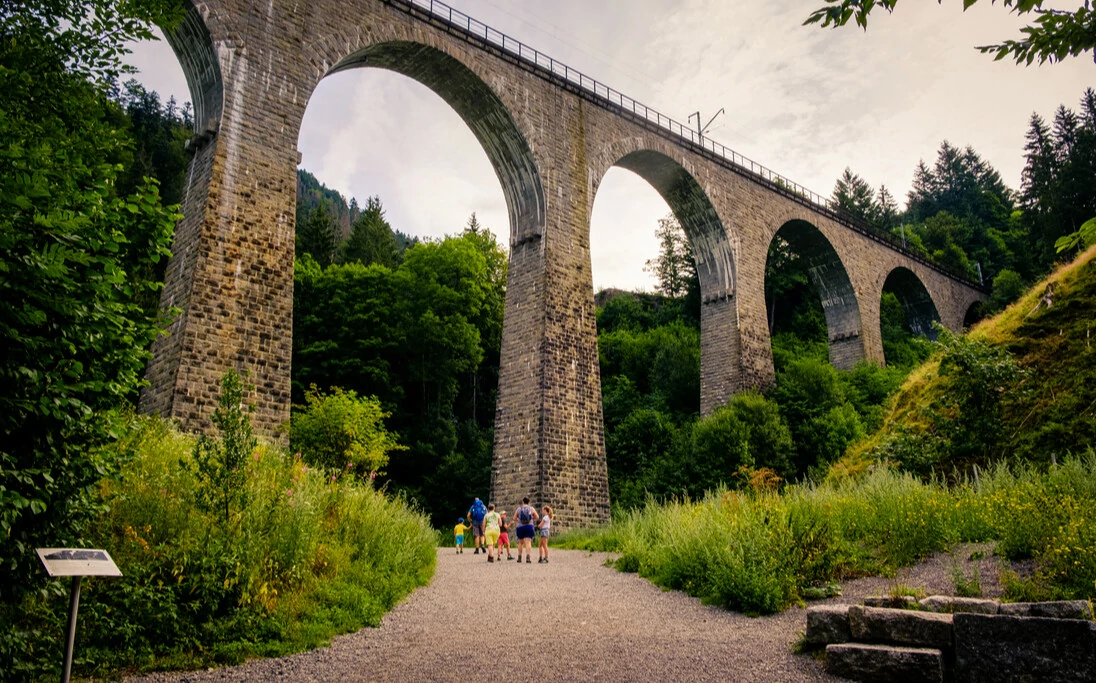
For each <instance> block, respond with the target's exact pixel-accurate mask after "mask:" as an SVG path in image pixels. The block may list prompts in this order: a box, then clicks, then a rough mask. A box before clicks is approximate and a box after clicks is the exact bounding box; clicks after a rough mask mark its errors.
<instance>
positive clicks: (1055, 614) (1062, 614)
mask: <svg viewBox="0 0 1096 683" xmlns="http://www.w3.org/2000/svg"><path fill="white" fill-rule="evenodd" d="M1001 614H1007V615H1008V616H1011V617H1047V618H1049V619H1091V618H1092V608H1091V607H1090V606H1089V604H1088V601H1087V600H1061V601H1058V602H1013V603H1005V604H1003V605H1001Z"/></svg>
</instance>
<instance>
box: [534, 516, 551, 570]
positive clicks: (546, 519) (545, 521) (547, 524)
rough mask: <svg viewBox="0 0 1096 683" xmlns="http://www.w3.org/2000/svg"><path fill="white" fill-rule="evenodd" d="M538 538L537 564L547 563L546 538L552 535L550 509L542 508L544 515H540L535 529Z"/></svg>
mask: <svg viewBox="0 0 1096 683" xmlns="http://www.w3.org/2000/svg"><path fill="white" fill-rule="evenodd" d="M537 530H538V532H539V533H538V535H539V536H540V559H539V560H537V562H538V563H540V562H543V563H545V564H547V563H548V536H550V535H551V533H552V508H551V507H550V506H548V505H545V506H544V514H543V515H541V518H540V525H539V526H538V527H537Z"/></svg>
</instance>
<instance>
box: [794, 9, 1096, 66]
mask: <svg viewBox="0 0 1096 683" xmlns="http://www.w3.org/2000/svg"><path fill="white" fill-rule="evenodd" d="M937 1H938V2H940V3H941V4H942V3H943V0H937ZM990 1H991V2H992V1H993V0H990ZM975 2H977V0H963V9H964V10H966V9H967V8H969V7H970V6H971V5H973V4H974V3H975ZM826 3H827V4H828V5H829V6H828V7H822V8H819V9H816V10H815V11H813V12H811V14H810V16H809V17H807V20H806V21H804V22H803V23H804V25H806V24H815V23H821V25H822V27H823V28H825V27H827V26H832V27H834V28H837V27H839V26H844V25H845V24H847V23H848V22H849V19H855V21H856V25H857V26H860V27H861V28H863V29H864V30H865V31H866V30H867V28H868V15H869V14H871V12H872V10H874V9H875V8H876V7H882V8H883V9H885V10H887V12H892V11H893V10H894V7H895V5H897V4H898V0H826ZM1001 6H1002V7H1011V8H1012V11H1013V12H1015V13H1016V14H1020V15H1023V14H1035V15H1036V16H1035V19H1034V21H1032V23H1031V24H1030V25H1029V26H1026V27H1024V28H1022V29H1020V32H1021V33H1022V34H1024V37H1022V38H1021V39H1019V40H1005V41H1003V42H1001V43H998V44H996V45H980V46H978V48H977V49H978V50H979V51H980V52H982V54H987V53H991V54H994V55H995V57H994V59H1004V58H1005V57H1010V56H1011V57H1012V58H1013V59H1015V60H1016V63H1017V64H1031V63H1032V62H1034V61H1035V60H1036V59H1038V60H1039V63H1040V64H1042V63H1044V62H1047V61H1049V62H1051V63H1053V62H1060V61H1062V60H1063V59H1065V58H1066V57H1068V56H1073V57H1077V56H1079V55H1081V54H1083V53H1085V52H1089V51H1092V50H1093V48H1094V47H1096V12H1094V11H1093V7H1092V0H1081V6H1080V7H1078V8H1077V9H1076V10H1075V11H1073V12H1070V11H1067V10H1059V9H1043V0H1001ZM1094 59H1096V58H1094Z"/></svg>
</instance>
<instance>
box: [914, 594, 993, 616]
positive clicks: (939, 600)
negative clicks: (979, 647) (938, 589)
mask: <svg viewBox="0 0 1096 683" xmlns="http://www.w3.org/2000/svg"><path fill="white" fill-rule="evenodd" d="M920 604H921V608H922V609H924V610H927V611H929V612H942V613H945V614H954V613H957V612H965V613H969V614H997V612H998V609H999V608H1000V606H1001V603H999V602H997V601H996V600H987V599H984V598H957V597H953V596H951V595H930V596H929V597H927V598H925V599H924V600H922V601H921V603H920Z"/></svg>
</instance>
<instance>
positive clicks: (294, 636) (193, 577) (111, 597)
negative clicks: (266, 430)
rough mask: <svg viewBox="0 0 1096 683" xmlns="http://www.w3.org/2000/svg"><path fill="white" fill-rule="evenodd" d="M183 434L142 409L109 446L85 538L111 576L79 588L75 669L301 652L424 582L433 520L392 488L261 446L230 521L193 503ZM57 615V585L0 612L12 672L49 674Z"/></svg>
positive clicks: (186, 664) (189, 442)
mask: <svg viewBox="0 0 1096 683" xmlns="http://www.w3.org/2000/svg"><path fill="white" fill-rule="evenodd" d="M194 445H195V439H194V438H193V437H191V436H188V435H183V434H180V433H178V432H177V431H175V430H174V429H173V428H172V427H171V426H170V425H169V424H168V423H167V422H165V421H163V420H161V419H159V418H140V419H138V420H136V421H135V423H134V424H133V426H132V427H131V428H130V429H129V430H127V431H126V432H125V433H124V435H123V436H122V440H121V442H120V443H118V444H117V445H116V446H115V447H113V448H114V451H115V452H114V455H113V457H114V458H115V459H119V460H123V461H124V462H125V467H123V468H122V469H121V470H120V471H119V472H118V473H117V474H116V475H115V476H113V477H110V478H108V479H106V480H104V481H102V482H101V484H100V486H101V490H102V493H103V494H104V496H105V497H106V500H107V501H108V503H109V506H108V507H106V508H105V509H103V510H102V511H101V513H100V514H99V516H98V517H97V518H96V519H95V520H94V521H93V523H92V524H91V526H90V528H89V530H88V533H87V540H88V542H89V543H91V544H93V546H94V547H102V548H106V549H108V550H109V551H110V553H111V556H112V557H113V558H114V560H115V561H116V562H117V563H118V566H119V568H120V569H121V570H122V574H123V576H122V577H121V578H118V579H103V580H99V579H91V580H90V581H87V582H85V584H84V591H83V593H82V596H81V604H80V631H79V643H78V648H79V649H78V651H77V655H78V657H77V660H76V665H75V669H74V673H75V674H76V675H77V676H79V677H94V678H97V679H98V678H105V677H113V676H116V675H118V674H119V673H123V672H132V671H134V670H142V671H149V670H157V669H177V668H195V667H201V668H204V667H207V666H212V665H214V664H228V663H235V662H240V661H242V660H244V659H246V658H249V657H272V656H280V655H284V654H288V653H291V652H297V651H301V650H307V649H313V648H316V647H320V646H322V645H325V644H326V643H328V642H329V641H330V639H331V638H332V637H334V636H336V635H338V634H341V633H346V632H349V631H355V630H358V629H360V628H362V627H365V626H377V625H379V623H380V619H381V617H382V616H383V615H384V614H385V613H386V612H387V611H388V610H390V609H391V608H392V607H393V606H395V605H396V603H398V602H399V601H400V600H401V599H402V598H403V597H404V596H406V595H407V594H408V593H410V592H411V591H412V590H414V589H415V588H416V587H418V586H421V585H425V584H426V583H427V582H428V581H429V580H430V577H431V576H432V574H433V571H434V566H435V562H436V554H435V549H434V541H435V536H434V532H433V530H432V529H431V528H430V525H429V522H428V520H427V518H426V517H425V516H424V515H423V514H422V513H421V512H419V511H417V510H415V509H414V508H413V507H412V506H411V505H409V504H408V503H407V501H406V500H404V499H403V498H401V497H397V496H392V495H389V494H385V493H384V492H381V491H377V490H374V488H373V487H372V486H370V485H369V483H368V482H361V481H359V480H357V479H356V478H336V479H334V480H333V479H332V477H331V476H330V475H329V474H328V473H327V472H325V471H324V470H323V469H320V468H315V467H310V466H309V465H308V464H307V463H305V462H304V461H303V460H302V459H301V458H299V457H295V456H293V455H291V454H289V453H288V452H287V451H285V450H284V449H282V448H277V447H273V446H270V445H268V444H264V443H262V442H260V443H259V444H258V445H257V446H256V448H255V449H254V450H252V451H251V452H250V453H249V454H248V457H247V458H246V459H245V461H244V462H243V463H242V467H241V470H240V472H241V474H242V475H243V476H242V477H241V486H242V490H241V491H240V499H241V500H246V501H247V505H246V506H243V507H240V508H234V509H233V516H232V523H231V524H228V525H226V524H224V523H223V514H222V511H221V510H220V509H214V508H210V507H208V506H205V505H199V504H197V501H196V500H195V495H194V493H195V491H198V490H201V488H202V487H203V484H202V480H201V478H200V476H199V475H198V469H197V468H196V467H195V465H194V462H193V458H194V454H195V448H194ZM67 611H68V601H67V600H66V596H65V584H62V583H61V582H60V581H51V582H49V583H48V584H46V591H44V592H34V593H30V594H27V595H25V596H24V598H23V599H22V600H21V602H20V603H19V604H17V605H14V606H13V608H12V609H11V610H10V611H3V610H2V609H0V623H3V624H4V627H3V629H0V656H3V657H4V661H5V662H6V663H8V662H14V668H13V670H14V671H17V672H19V674H18V676H17V678H19V679H27V678H33V677H46V678H52V679H56V674H57V672H58V669H59V664H60V661H59V658H58V656H57V655H58V653H59V652H60V650H61V643H62V639H63V637H64V632H65V631H64V629H65V623H66V622H65V620H66V617H67ZM9 624H10V631H9V630H8V629H9V626H8V625H9ZM3 678H4V676H3V674H0V679H3Z"/></svg>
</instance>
